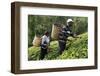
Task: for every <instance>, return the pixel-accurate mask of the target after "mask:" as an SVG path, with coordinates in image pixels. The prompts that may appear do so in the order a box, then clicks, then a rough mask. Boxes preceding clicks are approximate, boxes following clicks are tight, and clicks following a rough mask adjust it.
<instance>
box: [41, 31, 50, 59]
mask: <svg viewBox="0 0 100 76" xmlns="http://www.w3.org/2000/svg"><path fill="white" fill-rule="evenodd" d="M49 42H50V39H49V32H48V31H46V32H45V33H44V36H43V37H42V42H41V52H40V60H43V59H44V57H45V55H46V54H47V50H48V45H49Z"/></svg>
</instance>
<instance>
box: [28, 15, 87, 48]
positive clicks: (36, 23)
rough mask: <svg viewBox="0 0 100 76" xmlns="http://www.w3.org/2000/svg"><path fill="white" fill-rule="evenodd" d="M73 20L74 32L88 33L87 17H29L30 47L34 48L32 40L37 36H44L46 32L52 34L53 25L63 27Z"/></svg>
mask: <svg viewBox="0 0 100 76" xmlns="http://www.w3.org/2000/svg"><path fill="white" fill-rule="evenodd" d="M68 18H72V19H73V21H74V25H73V32H75V33H77V34H81V33H84V32H86V31H87V24H88V23H87V21H88V18H87V17H72V16H70V17H69V16H42V15H29V16H28V47H30V46H32V40H33V38H34V36H35V34H36V35H40V36H42V35H43V34H44V31H47V30H48V31H49V32H50V33H51V30H52V24H54V23H59V24H61V25H62V26H63V25H66V20H67V19H68Z"/></svg>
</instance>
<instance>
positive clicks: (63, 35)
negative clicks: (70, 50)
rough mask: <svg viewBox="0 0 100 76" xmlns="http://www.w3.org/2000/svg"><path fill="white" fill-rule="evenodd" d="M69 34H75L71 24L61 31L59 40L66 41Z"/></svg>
mask: <svg viewBox="0 0 100 76" xmlns="http://www.w3.org/2000/svg"><path fill="white" fill-rule="evenodd" d="M69 36H73V33H72V30H71V29H70V27H69V26H65V27H63V28H62V30H61V32H60V33H59V41H62V42H66V40H67V38H68V37H69Z"/></svg>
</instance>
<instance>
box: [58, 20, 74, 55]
mask: <svg viewBox="0 0 100 76" xmlns="http://www.w3.org/2000/svg"><path fill="white" fill-rule="evenodd" d="M72 25H73V20H72V19H68V20H67V25H66V26H64V27H63V28H62V30H61V32H60V33H59V40H58V43H59V53H60V54H62V52H63V51H64V50H65V47H66V41H67V38H68V37H69V36H72V37H75V35H74V34H73V33H72Z"/></svg>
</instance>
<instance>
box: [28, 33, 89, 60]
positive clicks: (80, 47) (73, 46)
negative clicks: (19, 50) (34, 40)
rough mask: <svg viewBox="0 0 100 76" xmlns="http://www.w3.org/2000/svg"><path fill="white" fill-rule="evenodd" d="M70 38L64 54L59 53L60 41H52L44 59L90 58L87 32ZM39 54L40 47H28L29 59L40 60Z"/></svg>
mask: <svg viewBox="0 0 100 76" xmlns="http://www.w3.org/2000/svg"><path fill="white" fill-rule="evenodd" d="M69 39H70V41H67V44H66V49H65V50H64V52H63V54H62V55H59V51H58V50H59V48H58V41H52V42H51V43H50V48H51V50H50V51H49V52H48V54H47V55H46V56H45V59H44V60H56V59H80V58H88V35H87V33H83V34H81V35H78V38H72V37H69ZM39 56H40V47H30V48H28V60H39Z"/></svg>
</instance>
